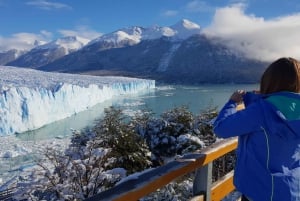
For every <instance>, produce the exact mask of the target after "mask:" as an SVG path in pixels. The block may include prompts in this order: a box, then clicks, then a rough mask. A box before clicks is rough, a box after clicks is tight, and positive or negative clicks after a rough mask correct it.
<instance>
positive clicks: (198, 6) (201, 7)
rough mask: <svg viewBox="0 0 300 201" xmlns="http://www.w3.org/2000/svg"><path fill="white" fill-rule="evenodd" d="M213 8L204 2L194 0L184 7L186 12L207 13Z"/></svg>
mask: <svg viewBox="0 0 300 201" xmlns="http://www.w3.org/2000/svg"><path fill="white" fill-rule="evenodd" d="M213 9H214V8H213V7H211V6H210V5H208V4H207V2H205V1H198V0H194V1H191V2H189V3H188V4H187V5H186V11H187V12H209V11H212V10H213Z"/></svg>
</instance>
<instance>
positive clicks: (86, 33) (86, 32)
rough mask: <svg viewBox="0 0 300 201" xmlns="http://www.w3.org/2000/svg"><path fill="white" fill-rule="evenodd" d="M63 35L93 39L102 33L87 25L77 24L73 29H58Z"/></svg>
mask: <svg viewBox="0 0 300 201" xmlns="http://www.w3.org/2000/svg"><path fill="white" fill-rule="evenodd" d="M58 32H59V33H60V34H61V35H63V36H79V37H82V38H86V39H89V40H92V39H95V38H97V37H99V36H101V35H102V33H99V32H97V31H94V30H92V29H90V28H89V27H87V26H77V27H76V28H75V29H74V30H67V29H61V30H59V31H58Z"/></svg>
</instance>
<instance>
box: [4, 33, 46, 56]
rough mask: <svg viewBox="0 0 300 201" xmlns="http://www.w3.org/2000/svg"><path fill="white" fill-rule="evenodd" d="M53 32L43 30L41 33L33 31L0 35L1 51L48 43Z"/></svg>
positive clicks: (24, 48) (27, 48)
mask: <svg viewBox="0 0 300 201" xmlns="http://www.w3.org/2000/svg"><path fill="white" fill-rule="evenodd" d="M51 37H52V34H51V33H50V32H47V31H41V32H40V33H39V34H33V33H16V34H13V35H12V36H11V37H8V38H7V37H5V38H4V37H1V36H0V51H1V52H2V51H7V50H11V49H17V50H29V49H31V48H33V47H35V45H36V44H37V43H38V44H43V43H46V42H47V41H49V40H50V38H51Z"/></svg>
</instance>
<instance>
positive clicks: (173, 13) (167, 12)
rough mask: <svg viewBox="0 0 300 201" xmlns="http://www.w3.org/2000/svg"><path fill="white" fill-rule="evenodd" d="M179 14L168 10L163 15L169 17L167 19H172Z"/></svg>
mask: <svg viewBox="0 0 300 201" xmlns="http://www.w3.org/2000/svg"><path fill="white" fill-rule="evenodd" d="M177 14H178V11H176V10H167V11H165V12H164V13H163V15H164V16H167V17H172V16H175V15H177Z"/></svg>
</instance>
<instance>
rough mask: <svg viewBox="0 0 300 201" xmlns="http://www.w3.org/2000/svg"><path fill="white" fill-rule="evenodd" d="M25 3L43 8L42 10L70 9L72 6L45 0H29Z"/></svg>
mask: <svg viewBox="0 0 300 201" xmlns="http://www.w3.org/2000/svg"><path fill="white" fill-rule="evenodd" d="M26 4H27V5H31V6H35V7H37V8H40V9H43V10H54V9H55V10H56V9H72V7H71V6H69V5H67V4H62V3H57V2H50V1H47V0H34V1H29V2H27V3H26Z"/></svg>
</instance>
